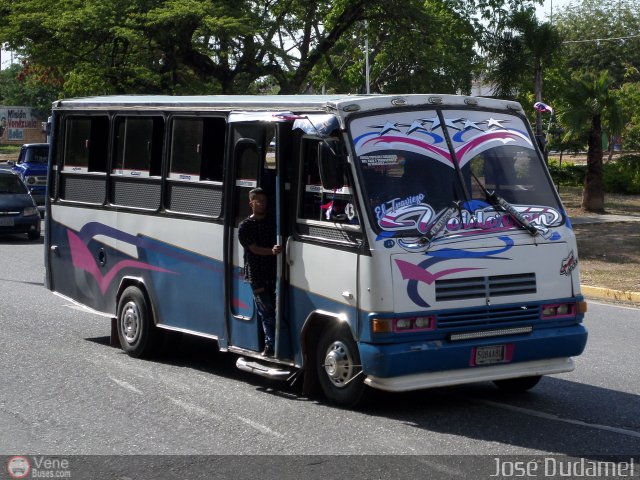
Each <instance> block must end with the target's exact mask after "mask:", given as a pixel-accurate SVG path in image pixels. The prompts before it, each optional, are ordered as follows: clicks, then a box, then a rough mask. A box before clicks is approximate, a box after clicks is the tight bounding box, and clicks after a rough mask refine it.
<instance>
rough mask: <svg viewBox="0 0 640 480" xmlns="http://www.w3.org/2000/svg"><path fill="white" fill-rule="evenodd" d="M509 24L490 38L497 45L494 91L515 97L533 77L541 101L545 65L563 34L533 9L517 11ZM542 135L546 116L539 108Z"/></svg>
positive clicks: (538, 127) (494, 50) (494, 49)
mask: <svg viewBox="0 0 640 480" xmlns="http://www.w3.org/2000/svg"><path fill="white" fill-rule="evenodd" d="M505 26H506V28H505V31H504V33H502V34H501V35H498V36H496V37H494V39H493V40H490V41H489V43H490V44H491V45H493V47H490V50H491V51H492V52H491V54H490V56H491V57H493V59H494V63H493V68H492V69H491V72H490V75H489V78H490V80H492V81H493V83H494V85H495V89H494V94H495V95H496V96H499V97H507V98H508V97H513V96H514V94H515V93H516V91H517V89H518V87H519V86H521V85H522V84H523V83H528V82H529V81H531V80H533V92H534V96H535V101H536V102H541V101H542V83H543V82H542V79H543V73H544V68H545V67H547V66H548V65H549V64H550V63H551V62H552V61H553V58H554V56H555V54H556V53H557V52H558V51H559V50H560V47H561V45H562V39H561V37H560V34H559V33H558V30H557V29H556V28H555V27H554V26H553V25H552V24H551V23H549V22H542V23H541V22H539V21H538V19H537V17H536V14H535V10H531V9H527V10H519V11H516V12H514V13H513V14H512V15H511V16H510V17H509V18H508V20H507V22H506V25H505ZM532 77H533V78H532ZM542 135H543V133H542V116H541V114H540V112H536V136H537V137H541V136H542Z"/></svg>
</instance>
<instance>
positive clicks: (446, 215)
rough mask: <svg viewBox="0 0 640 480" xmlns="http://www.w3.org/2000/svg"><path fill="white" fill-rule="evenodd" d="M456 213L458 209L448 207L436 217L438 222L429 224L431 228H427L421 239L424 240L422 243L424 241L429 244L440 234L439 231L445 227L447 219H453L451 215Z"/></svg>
mask: <svg viewBox="0 0 640 480" xmlns="http://www.w3.org/2000/svg"><path fill="white" fill-rule="evenodd" d="M457 212H458V209H457V208H456V207H448V208H447V209H446V210H445V211H444V212H442V213H441V214H440V216H439V217H438V220H436V221H435V222H433V223H432V224H431V227H429V230H427V231H426V232H425V234H424V235H423V236H422V238H423V239H424V240H423V243H424V242H425V240H426V242H428V243H431V241H432V240H433V239H434V238H435V237H436V235H438V233H440V231H441V230H442V229H443V228H444V227H445V226H446V225H447V222H448V221H449V219H450V218H451V217H453V215H454V214H455V213H457Z"/></svg>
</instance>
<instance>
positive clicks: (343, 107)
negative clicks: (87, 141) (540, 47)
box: [53, 94, 522, 118]
mask: <svg viewBox="0 0 640 480" xmlns="http://www.w3.org/2000/svg"><path fill="white" fill-rule="evenodd" d="M401 106H406V107H424V108H430V109H431V108H434V107H436V106H449V107H457V106H458V107H465V108H469V107H482V108H490V109H496V110H512V111H516V112H520V113H522V107H521V106H520V104H519V103H517V102H512V101H505V100H497V99H493V98H484V97H470V96H464V95H437V94H407V95H377V94H376V95H342V94H336V95H193V96H172V95H111V96H99V97H86V98H72V99H63V100H58V101H56V102H54V103H53V109H54V110H87V109H98V110H109V109H125V110H132V109H140V108H145V109H157V110H161V109H162V110H217V111H274V110H288V111H292V112H299V111H333V112H335V113H336V114H338V115H340V116H341V117H343V118H344V117H346V116H348V115H349V114H350V113H352V112H357V111H372V110H380V109H388V108H394V107H401Z"/></svg>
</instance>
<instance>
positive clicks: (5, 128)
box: [0, 105, 47, 145]
mask: <svg viewBox="0 0 640 480" xmlns="http://www.w3.org/2000/svg"><path fill="white" fill-rule="evenodd" d="M46 120H47V119H46V118H40V117H38V116H37V115H36V113H35V112H34V111H33V109H32V108H31V107H5V106H4V105H0V144H2V145H22V144H23V143H40V142H46V141H47V134H46V133H45V132H44V131H43V128H42V122H45V121H46Z"/></svg>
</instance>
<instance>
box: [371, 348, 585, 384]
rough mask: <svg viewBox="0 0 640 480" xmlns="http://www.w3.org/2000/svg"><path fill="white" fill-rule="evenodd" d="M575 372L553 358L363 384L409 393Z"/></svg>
mask: <svg viewBox="0 0 640 480" xmlns="http://www.w3.org/2000/svg"><path fill="white" fill-rule="evenodd" d="M574 368H575V365H574V363H573V360H572V359H571V358H568V357H565V358H550V359H545V360H534V361H530V362H518V363H511V364H506V365H494V366H491V367H489V366H487V367H475V368H464V369H459V370H443V371H439V372H428V373H416V374H411V375H403V376H400V377H391V378H381V377H375V376H371V375H369V376H367V378H366V379H365V381H364V383H366V384H367V385H369V386H370V387H373V388H377V389H379V390H386V391H388V392H407V391H410V390H421V389H426V388H435V387H448V386H451V385H461V384H465V383H473V382H486V381H493V380H506V379H509V378H519V377H533V376H537V375H551V374H554V373H564V372H570V371H572V370H573V369H574Z"/></svg>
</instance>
